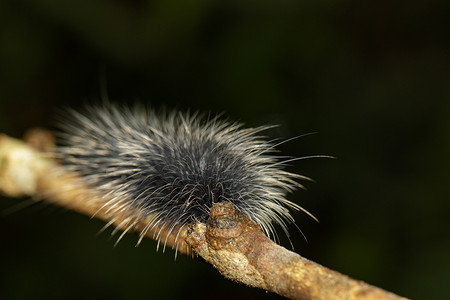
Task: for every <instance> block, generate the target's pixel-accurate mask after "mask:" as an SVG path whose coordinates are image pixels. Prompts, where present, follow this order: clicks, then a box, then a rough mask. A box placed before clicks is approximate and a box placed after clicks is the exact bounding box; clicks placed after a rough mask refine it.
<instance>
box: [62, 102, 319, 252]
mask: <svg viewBox="0 0 450 300" xmlns="http://www.w3.org/2000/svg"><path fill="white" fill-rule="evenodd" d="M61 119H62V120H61V121H60V124H59V130H58V132H57V133H56V137H57V141H58V143H59V145H58V146H57V148H56V157H57V158H58V159H59V161H60V162H61V164H62V166H63V168H65V169H66V170H68V171H70V172H73V173H75V174H76V175H78V177H79V178H81V180H82V181H83V183H84V184H86V185H88V186H89V187H91V188H92V189H93V190H95V191H97V192H98V193H99V194H100V195H102V196H103V197H104V199H108V200H105V203H104V204H103V205H102V206H101V208H100V209H99V211H100V210H101V211H102V213H103V214H106V215H110V216H112V217H111V218H110V219H111V221H110V222H109V223H107V224H106V225H105V227H104V228H103V229H102V230H104V229H106V228H107V227H109V226H110V225H112V224H114V223H115V220H116V218H114V215H126V218H124V219H123V220H122V221H121V223H120V224H116V226H117V225H118V226H117V228H119V229H121V230H122V231H123V232H122V233H121V234H120V236H119V237H118V239H117V241H116V244H117V243H118V242H119V241H120V240H121V239H122V238H123V236H124V235H125V234H126V233H127V232H129V231H133V229H134V227H135V226H136V224H137V222H142V221H145V226H144V227H143V229H141V231H140V234H139V240H138V242H137V244H136V245H139V244H140V243H141V240H142V238H143V237H144V236H145V235H146V234H147V233H148V232H153V237H154V238H155V239H156V240H157V242H158V246H157V247H158V248H159V247H160V245H161V246H162V247H163V249H165V248H166V245H170V246H172V248H174V249H175V250H176V252H177V251H178V249H179V247H181V246H180V245H181V244H180V243H179V242H178V241H179V239H180V237H181V236H182V235H183V233H184V232H185V231H186V228H187V226H189V225H190V224H192V223H193V222H195V221H199V222H204V221H205V220H206V219H207V218H208V215H209V210H210V208H211V206H212V205H213V204H214V203H216V202H221V201H229V202H232V203H233V204H234V205H236V207H237V208H238V209H239V210H240V211H241V212H242V213H244V214H245V215H246V216H248V217H249V218H250V219H251V220H252V221H254V222H256V223H257V224H259V225H260V226H261V228H262V230H263V231H264V232H265V233H266V235H268V236H269V237H271V238H273V239H275V240H278V237H277V233H276V230H275V228H274V224H278V225H279V226H280V227H281V228H282V229H283V231H284V232H286V234H287V235H288V230H287V223H295V222H294V219H293V217H292V216H291V215H290V213H289V210H290V209H291V210H301V211H304V212H305V213H307V214H308V215H309V216H311V217H313V216H312V215H311V214H310V213H309V212H307V211H306V210H305V209H303V208H302V207H300V206H299V205H298V204H296V203H293V202H291V201H289V200H287V199H286V198H285V196H286V194H287V193H288V192H291V191H293V190H295V189H296V188H303V186H302V185H301V184H300V183H298V180H305V179H306V180H310V179H309V178H307V177H305V176H302V175H297V174H293V173H290V172H287V171H285V170H283V167H284V166H285V165H286V164H287V163H289V162H292V161H294V160H298V159H304V158H307V157H303V158H286V157H281V156H280V157H277V156H275V155H274V154H273V153H274V152H275V147H276V146H277V145H279V144H280V143H278V144H275V143H273V142H267V141H265V140H264V137H262V136H260V133H261V132H262V131H264V130H267V129H269V128H272V127H273V126H261V127H257V128H243V127H242V125H241V124H238V123H235V122H229V121H222V120H221V118H220V117H219V116H215V117H212V118H211V117H205V116H204V115H201V114H199V113H183V112H180V111H174V112H163V113H160V114H157V113H156V112H155V111H154V110H152V109H149V108H146V107H144V106H139V105H135V106H133V107H128V106H119V105H115V104H111V103H109V104H106V105H94V106H87V107H86V108H85V109H84V110H83V111H76V110H68V111H67V112H65V113H64V114H63V118H61ZM281 143H282V142H281ZM283 159H284V160H283ZM130 212H131V213H130ZM313 218H314V217H313ZM314 219H315V218H314ZM115 233H116V232H115V231H113V234H115Z"/></svg>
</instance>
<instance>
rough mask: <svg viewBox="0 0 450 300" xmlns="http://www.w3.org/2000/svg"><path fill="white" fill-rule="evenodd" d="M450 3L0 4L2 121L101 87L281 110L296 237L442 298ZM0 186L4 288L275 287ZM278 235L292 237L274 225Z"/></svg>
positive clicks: (262, 111)
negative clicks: (234, 277)
mask: <svg viewBox="0 0 450 300" xmlns="http://www.w3.org/2000/svg"><path fill="white" fill-rule="evenodd" d="M449 12H450V2H449V1H444V0H428V1H415V0H412V1H408V2H403V1H396V2H392V1H383V0H381V1H373V2H372V3H367V2H361V1H356V0H343V1H297V0H285V1H265V0H260V1H249V0H240V1H233V0H227V1H207V0H195V1H174V0H164V1H160V0H154V1H146V0H128V1H124V0H115V1H106V0H103V1H102V0H97V1H92V0H89V1H88V0H78V1H57V0H21V1H19V0H15V1H13V0H3V1H0V132H3V133H6V134H8V135H11V136H14V137H21V136H22V134H23V133H24V132H25V131H26V130H27V129H28V128H31V127H36V126H42V127H46V128H52V126H53V125H52V124H53V122H54V113H55V110H57V109H59V108H61V107H65V106H70V107H75V108H77V107H80V106H82V105H83V103H91V102H98V101H99V99H100V98H101V97H102V96H103V95H105V94H106V93H107V94H108V96H109V98H110V99H111V100H112V101H116V102H129V103H134V102H145V103H150V104H151V105H152V106H154V107H167V108H179V109H183V110H187V109H189V110H191V111H197V110H199V111H206V112H211V113H213V114H214V113H222V112H224V114H225V116H227V117H228V118H230V119H232V120H238V121H240V122H243V123H245V124H246V125H247V126H259V125H264V124H279V125H280V126H279V127H277V128H275V129H273V130H270V131H268V132H267V133H266V134H267V136H268V138H270V139H273V138H281V139H289V138H292V137H295V136H299V135H302V134H305V133H311V132H317V134H314V135H309V136H306V137H302V138H298V139H295V140H292V141H289V142H287V143H285V144H282V145H280V146H279V147H278V148H279V150H280V152H281V153H282V154H283V155H288V156H292V157H301V156H306V155H315V154H328V155H332V156H335V157H336V158H337V159H334V160H331V159H311V160H301V161H297V162H293V163H292V164H291V166H289V167H288V170H289V171H292V172H297V173H300V174H303V175H306V176H309V177H311V178H313V179H315V180H316V183H311V182H306V183H305V185H306V187H307V191H303V190H300V191H297V192H295V193H293V194H290V195H289V196H288V197H289V199H290V200H292V201H295V202H296V203H299V204H301V205H302V206H303V207H304V208H306V209H307V210H309V211H310V212H311V213H312V214H314V215H315V216H316V217H317V218H318V219H319V220H320V223H316V222H315V221H314V220H312V219H311V218H310V217H308V216H307V215H305V214H304V213H295V214H294V217H295V219H296V223H297V225H298V227H299V228H301V230H302V231H303V233H304V235H305V236H306V237H307V241H306V240H305V239H304V238H303V237H302V235H301V233H300V232H299V231H298V230H297V229H296V228H295V226H291V228H290V233H291V240H292V243H293V244H294V249H295V251H296V252H298V253H300V254H301V255H303V256H305V257H307V258H309V259H311V260H314V261H316V262H318V263H320V264H323V265H325V266H327V267H329V268H332V269H334V270H337V271H339V272H342V273H344V274H347V275H349V276H352V277H354V278H357V279H361V280H364V281H367V282H369V283H371V284H374V285H377V286H380V287H382V288H385V289H388V290H390V291H393V292H395V293H398V294H400V295H403V296H407V297H411V298H413V299H450V290H449V289H448V287H447V285H448V282H449V281H450V255H449V253H450V235H449V230H450V201H449V199H450V190H449V188H448V186H447V184H448V183H449V179H450V176H449V172H450V101H449V100H450V80H449V78H450V51H449V50H450V49H449V48H450V35H449V28H450V18H449ZM28 203H30V199H9V198H5V197H3V198H1V199H0V212H1V216H0V265H1V267H0V298H2V299H100V298H101V299H153V298H164V299H178V298H189V297H195V298H197V299H212V298H214V299H254V298H258V299H277V298H280V297H278V296H275V295H272V294H266V293H265V292H264V291H259V290H254V289H250V288H247V287H245V286H243V285H239V284H236V283H233V282H231V281H229V280H226V279H224V278H222V277H221V276H220V275H219V273H218V272H217V271H216V270H215V269H213V268H212V267H210V266H209V265H207V264H205V263H203V262H200V261H198V260H195V259H191V258H190V257H184V256H178V258H177V259H176V260H175V259H174V252H173V251H171V250H167V251H166V252H165V253H162V252H161V251H159V252H156V243H155V242H153V241H151V240H145V241H144V242H143V243H142V244H141V246H139V247H137V248H136V247H134V246H135V243H136V241H137V236H136V235H134V234H128V235H127V236H126V237H125V238H124V239H123V240H122V241H121V242H120V243H119V244H118V245H117V246H116V247H113V245H114V243H115V240H116V237H112V238H111V237H110V233H111V231H106V232H104V233H101V234H99V235H97V233H98V231H99V230H100V229H101V228H102V226H103V223H102V222H101V221H98V220H90V219H89V217H87V216H82V215H78V214H76V213H74V212H70V211H66V210H64V209H61V208H58V207H54V206H49V205H44V204H34V205H31V206H29V207H26V208H22V209H16V208H18V206H17V205H19V207H20V206H26V205H27V204H28ZM279 233H280V234H279V235H280V239H281V243H282V245H284V246H286V247H290V244H289V241H288V239H287V238H286V237H285V236H284V234H283V233H282V231H281V230H279Z"/></svg>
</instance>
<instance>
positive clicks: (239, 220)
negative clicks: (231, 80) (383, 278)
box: [0, 131, 406, 300]
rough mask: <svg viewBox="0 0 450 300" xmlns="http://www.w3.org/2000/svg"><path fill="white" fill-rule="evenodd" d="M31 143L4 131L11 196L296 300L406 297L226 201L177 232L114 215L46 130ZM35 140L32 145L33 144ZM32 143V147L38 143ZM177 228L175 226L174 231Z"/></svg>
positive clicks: (129, 214)
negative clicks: (337, 265) (57, 152)
mask: <svg viewBox="0 0 450 300" xmlns="http://www.w3.org/2000/svg"><path fill="white" fill-rule="evenodd" d="M26 141H27V143H28V144H27V143H24V142H22V141H20V140H16V139H12V138H10V137H7V136H6V135H0V192H2V193H3V194H5V195H7V196H10V197H20V196H24V195H28V196H32V197H37V198H39V199H44V200H46V201H51V202H53V203H55V204H58V205H61V206H64V207H67V208H70V209H73V210H76V211H78V212H80V213H83V214H86V215H89V216H95V217H97V218H100V219H103V220H105V221H107V222H108V223H110V224H114V225H115V226H116V227H118V228H119V229H122V230H125V231H127V230H130V229H131V230H135V231H138V232H143V233H144V234H142V237H143V236H144V235H145V236H148V237H151V238H155V237H156V236H166V237H167V238H166V241H165V242H166V244H167V245H168V246H171V247H172V248H174V249H177V251H179V252H181V253H185V254H190V253H192V252H194V253H196V254H198V255H199V256H201V257H202V258H203V259H205V260H206V261H207V262H209V263H211V264H212V265H213V266H214V267H215V268H216V269H218V270H219V272H220V273H221V274H222V275H224V276H225V277H227V278H229V279H232V280H235V281H238V282H242V283H245V284H247V285H249V286H252V287H257V288H261V289H264V290H267V291H270V292H274V293H277V294H279V295H282V296H285V297H288V298H291V299H310V300H319V299H337V300H340V299H347V300H353V299H367V300H375V299H377V300H381V299H386V300H394V299H406V298H402V297H399V296H397V295H394V294H392V293H389V292H386V291H384V290H382V289H379V288H377V287H374V286H371V285H368V284H366V283H364V282H361V281H356V280H353V279H351V278H349V277H347V276H345V275H342V274H340V273H338V272H335V271H332V270H330V269H327V268H325V267H323V266H321V265H319V264H316V263H314V262H312V261H309V260H307V259H305V258H303V257H301V256H300V255H298V254H296V253H293V252H291V251H289V250H287V249H285V248H283V247H281V246H279V245H277V244H275V243H274V242H272V241H271V240H270V239H269V238H267V237H266V236H265V235H264V234H263V232H262V231H261V228H260V226H259V225H257V224H256V223H254V222H252V221H251V220H250V219H248V218H247V217H246V216H245V215H244V214H242V213H241V212H240V211H239V210H237V209H236V208H235V206H234V205H233V204H231V203H229V202H221V203H216V204H214V205H213V207H212V208H211V213H210V217H209V219H208V221H207V222H206V224H204V223H196V224H194V225H192V227H190V228H181V230H180V233H179V235H178V236H177V237H174V236H173V235H165V232H167V231H168V229H167V228H164V227H161V226H160V227H157V228H153V229H152V230H147V231H146V230H144V229H145V228H146V227H145V226H146V224H148V223H149V218H151V216H150V217H148V216H146V217H136V216H135V212H134V211H131V210H130V209H127V208H125V209H123V210H121V211H120V213H119V214H117V212H115V213H114V214H112V213H111V212H110V211H109V210H107V209H104V204H105V202H106V201H107V200H108V199H107V198H105V196H104V195H99V194H98V193H97V192H96V191H95V190H92V189H91V188H89V187H86V186H84V185H83V183H82V182H81V181H80V180H79V178H77V177H76V176H75V175H74V174H69V173H67V172H66V171H64V170H63V169H62V168H60V167H59V166H58V164H57V163H56V162H55V161H54V160H53V159H51V158H50V157H48V156H47V157H46V156H45V155H43V154H42V152H39V151H37V150H35V149H46V150H51V149H52V147H53V139H52V138H51V135H48V132H47V131H35V132H34V133H32V134H30V135H28V137H27V138H26ZM30 145H32V146H33V147H31V146H30ZM33 148H34V149H33ZM177 232H178V230H177Z"/></svg>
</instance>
